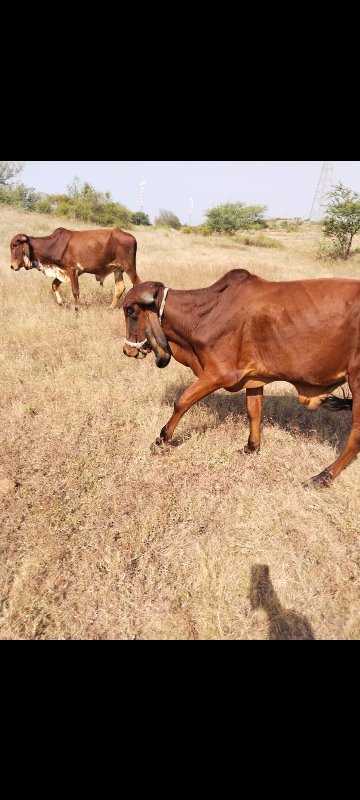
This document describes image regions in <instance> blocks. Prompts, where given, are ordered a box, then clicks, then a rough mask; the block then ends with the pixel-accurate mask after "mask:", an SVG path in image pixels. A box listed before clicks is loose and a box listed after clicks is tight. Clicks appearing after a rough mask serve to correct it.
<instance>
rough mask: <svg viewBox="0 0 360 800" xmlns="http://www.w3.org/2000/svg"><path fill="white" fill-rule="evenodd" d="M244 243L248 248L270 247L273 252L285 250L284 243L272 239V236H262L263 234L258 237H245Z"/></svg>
mask: <svg viewBox="0 0 360 800" xmlns="http://www.w3.org/2000/svg"><path fill="white" fill-rule="evenodd" d="M242 242H243V244H246V245H247V247H269V248H270V249H271V248H272V249H273V250H284V249H285V248H284V245H283V243H282V242H278V241H277V239H270V236H262V235H261V234H259V235H258V236H244V238H243V239H242Z"/></svg>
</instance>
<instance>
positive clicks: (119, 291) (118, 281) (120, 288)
mask: <svg viewBox="0 0 360 800" xmlns="http://www.w3.org/2000/svg"><path fill="white" fill-rule="evenodd" d="M114 281H115V286H114V297H113V301H112V303H111V306H109V308H110V309H112V308H117V306H119V305H120V300H121V298H122V297H123V295H124V293H125V284H124V279H123V271H122V269H116V270H115V272H114Z"/></svg>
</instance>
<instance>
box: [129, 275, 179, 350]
mask: <svg viewBox="0 0 360 800" xmlns="http://www.w3.org/2000/svg"><path fill="white" fill-rule="evenodd" d="M168 292H169V289H166V288H165V289H164V296H163V299H162V303H161V306H160V311H159V322H160V325H161V320H162V318H163V315H164V308H165V303H166V298H167V296H168ZM146 342H147V339H144V341H143V342H129V339H124V344H128V345H129V346H130V347H135V348H136V350H139V352H140V353H144V354H145V355H147V352H148V351H147V350H144V349H143V348H144V344H146Z"/></svg>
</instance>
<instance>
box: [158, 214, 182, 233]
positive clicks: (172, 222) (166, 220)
mask: <svg viewBox="0 0 360 800" xmlns="http://www.w3.org/2000/svg"><path fill="white" fill-rule="evenodd" d="M155 225H157V226H158V227H159V228H174V229H175V230H176V231H179V230H180V228H181V222H180V220H179V217H177V216H176V214H173V212H172V211H167V210H166V209H165V208H160V209H159V216H158V217H156V219H155Z"/></svg>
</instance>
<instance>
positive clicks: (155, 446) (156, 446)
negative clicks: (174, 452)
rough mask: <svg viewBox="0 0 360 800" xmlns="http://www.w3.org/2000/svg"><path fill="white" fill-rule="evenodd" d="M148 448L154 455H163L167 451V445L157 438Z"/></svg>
mask: <svg viewBox="0 0 360 800" xmlns="http://www.w3.org/2000/svg"><path fill="white" fill-rule="evenodd" d="M150 450H151V452H152V454H153V455H155V456H163V455H165V453H168V452H169V447H168V445H167V444H166V442H164V441H163V439H160V438H157V439H156V440H155V442H153V443H152V445H151V446H150Z"/></svg>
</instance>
